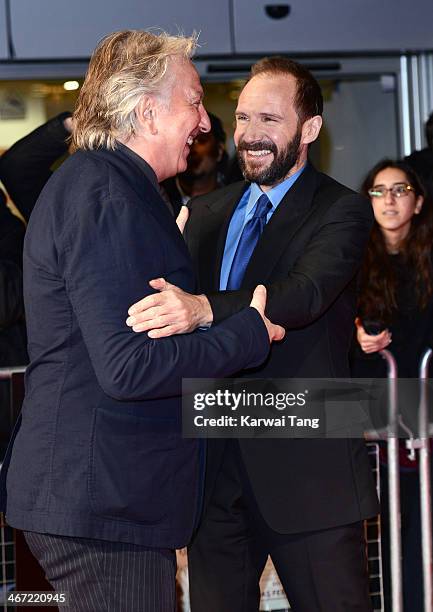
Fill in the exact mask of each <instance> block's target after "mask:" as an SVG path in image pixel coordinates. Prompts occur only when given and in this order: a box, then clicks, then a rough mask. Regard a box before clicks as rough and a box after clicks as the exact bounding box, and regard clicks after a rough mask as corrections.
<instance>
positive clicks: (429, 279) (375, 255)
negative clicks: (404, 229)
mask: <svg viewBox="0 0 433 612" xmlns="http://www.w3.org/2000/svg"><path fill="white" fill-rule="evenodd" d="M386 168H395V169H397V170H401V171H402V172H404V173H405V175H406V178H407V181H408V183H409V184H410V185H411V186H412V187H413V188H414V191H415V195H416V196H417V197H418V196H423V197H424V204H423V207H422V210H421V212H420V213H419V214H418V215H414V216H413V218H412V223H411V226H410V230H409V233H408V235H407V237H406V239H405V241H404V243H403V244H401V245H400V250H399V252H400V253H401V255H402V256H403V257H404V258H405V261H406V262H407V263H408V265H409V266H410V268H411V269H412V270H413V271H414V284H415V288H414V289H415V292H416V296H417V301H418V305H419V307H420V309H424V308H425V307H426V306H427V303H428V300H429V299H430V297H431V295H432V293H433V268H432V245H433V222H432V203H431V202H430V201H428V200H427V196H426V191H425V189H424V187H423V185H422V183H421V181H420V179H419V178H418V176H417V175H416V173H415V172H414V170H413V169H412V168H411V167H410V166H409V165H408V164H406V163H405V162H403V161H394V160H392V159H384V160H382V161H380V162H379V163H377V164H376V165H375V166H374V168H372V169H371V170H370V172H369V173H368V174H367V176H366V178H365V180H364V182H363V184H362V187H361V192H362V193H363V194H364V195H365V196H367V197H369V196H368V190H369V189H371V187H373V185H374V181H375V178H376V176H377V174H378V173H379V172H381V171H382V170H385V169H386ZM397 282H398V279H397V278H396V274H395V270H394V267H393V266H392V264H391V259H390V257H389V253H388V252H387V249H386V244H385V239H384V236H383V233H382V231H381V229H380V226H379V224H378V223H377V222H376V221H375V222H374V225H373V229H372V232H371V235H370V240H369V242H368V246H367V253H366V257H365V259H364V262H363V266H362V269H361V276H360V292H359V300H358V313H359V315H360V316H361V318H362V319H364V320H367V319H369V320H371V321H375V322H377V323H381V324H384V325H388V324H389V323H390V322H391V318H392V313H393V311H395V309H396V308H397V302H396V291H397Z"/></svg>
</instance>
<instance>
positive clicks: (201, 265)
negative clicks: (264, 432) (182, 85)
mask: <svg viewBox="0 0 433 612" xmlns="http://www.w3.org/2000/svg"><path fill="white" fill-rule="evenodd" d="M322 107H323V101H322V94H321V91H320V87H319V85H318V83H317V81H316V80H315V79H314V78H313V76H312V75H311V74H310V73H309V72H308V71H307V70H306V69H305V68H304V67H302V66H301V65H299V64H297V63H296V62H293V61H290V60H288V59H285V58H278V57H275V58H265V59H263V60H261V61H260V62H258V63H257V64H256V65H255V66H253V68H252V76H251V78H250V80H249V81H248V82H247V84H246V85H245V88H244V89H243V91H242V92H241V94H240V97H239V102H238V106H237V109H236V131H235V143H236V146H237V149H238V156H239V162H240V165H241V168H242V170H243V174H244V177H245V179H246V181H245V182H241V183H237V184H234V185H230V186H229V187H226V188H224V189H221V190H219V191H217V192H214V193H212V194H209V195H207V196H204V197H199V198H196V199H194V200H192V202H191V214H190V220H189V222H188V225H187V228H186V239H187V243H188V246H189V249H190V252H191V254H192V257H193V260H194V262H195V266H196V269H197V271H198V275H199V279H200V288H201V291H202V292H203V293H204V294H205V295H200V296H194V295H188V294H185V293H184V292H182V291H181V290H180V289H178V288H177V287H174V286H173V285H170V284H169V283H167V282H166V281H165V280H164V279H156V280H153V281H151V285H152V287H153V288H157V289H159V291H160V293H159V294H155V295H152V296H149V297H146V298H144V299H143V300H141V301H140V302H138V303H136V304H135V305H134V306H133V307H132V308H131V309H130V311H129V314H130V318H129V319H128V324H129V325H131V326H133V329H134V330H135V331H138V332H139V331H148V333H149V335H150V336H151V337H152V338H159V337H161V338H162V337H164V336H167V335H171V334H175V333H181V332H182V331H191V330H193V329H195V328H196V327H197V326H201V325H204V324H212V325H214V324H216V323H218V322H219V321H221V320H223V319H225V318H226V317H228V316H230V315H231V314H233V313H235V312H238V311H239V309H241V308H242V307H243V306H245V305H246V304H247V303H248V300H249V299H250V298H251V293H252V290H253V288H254V286H255V284H257V283H258V282H261V283H264V284H265V285H266V287H267V290H268V295H269V302H268V305H267V314H268V316H270V317H271V318H272V320H274V321H276V322H277V323H279V324H280V325H283V326H284V327H285V328H286V336H285V339H284V341H283V342H281V343H279V344H278V345H275V346H273V347H272V350H271V353H270V356H269V358H268V360H267V361H266V362H265V364H264V365H263V366H261V367H259V368H255V369H250V370H248V371H243V372H242V373H239V376H246V377H249V378H251V377H258V378H267V377H269V378H333V377H339V378H340V377H346V376H349V364H348V350H349V346H350V341H351V337H352V329H353V321H354V314H355V311H354V307H355V292H354V284H355V283H354V279H355V276H356V273H357V271H358V269H359V266H360V264H361V261H362V258H363V255H364V250H365V246H366V244H367V240H368V236H369V233H370V228H371V224H372V211H371V206H370V204H369V202H368V201H367V200H365V199H364V198H363V197H361V196H359V195H358V194H356V193H354V192H353V191H351V190H350V189H348V188H347V187H344V186H343V185H341V184H339V183H337V182H336V181H334V180H333V179H332V178H330V177H328V176H326V175H324V174H322V173H320V172H317V170H315V169H314V168H313V166H312V165H311V164H310V163H309V162H308V161H307V156H308V146H309V144H310V143H312V142H313V141H314V140H315V139H316V138H317V137H318V135H319V131H320V128H321V125H322V117H321V115H322ZM377 511H378V505H377V499H376V494H375V488H374V483H373V478H372V474H371V469H370V465H369V460H368V456H367V452H366V448H365V445H364V442H363V441H362V440H355V439H350V440H349V439H347V440H346V439H338V440H337V439H334V440H331V439H314V440H301V439H297V440H289V439H287V440H284V439H276V440H270V439H267V440H266V439H241V440H239V441H232V440H230V441H226V440H209V445H208V458H207V483H206V493H205V502H204V511H203V517H202V522H201V526H200V528H199V530H198V532H197V533H196V535H195V538H194V540H193V543H192V546H191V547H190V550H189V563H190V585H191V587H190V588H191V602H192V610H193V611H194V612H202V610H207V611H209V612H232V611H235V610H236V611H242V612H253V611H254V610H258V607H259V597H260V590H259V579H260V575H261V572H262V570H263V567H264V565H265V563H266V559H267V556H268V554H270V555H271V557H272V560H273V562H274V565H275V567H276V569H277V572H278V574H279V577H280V579H281V581H282V583H283V586H284V588H285V591H286V593H287V596H288V599H289V601H290V604H291V606H292V608H293V609H294V610H296V612H319V611H321V612H351V611H355V610H357V611H358V612H367V611H370V610H371V604H370V601H369V596H368V580H367V567H366V558H365V542H364V533H363V519H365V518H367V517H370V516H373V515H375V514H376V513H377Z"/></svg>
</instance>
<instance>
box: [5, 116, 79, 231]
mask: <svg viewBox="0 0 433 612" xmlns="http://www.w3.org/2000/svg"><path fill="white" fill-rule="evenodd" d="M70 116H71V113H69V112H64V113H60V115H57V116H56V117H53V118H52V119H50V120H49V121H47V122H46V123H44V124H43V125H41V126H39V127H38V128H36V129H35V130H33V131H32V132H30V134H27V136H24V138H20V140H18V141H17V142H16V143H15V144H13V145H12V146H11V147H10V148H9V149H8V150H7V151H5V153H3V155H2V156H1V157H0V180H1V181H2V182H3V184H4V186H5V187H6V189H7V191H8V193H9V195H10V197H11V198H12V201H13V203H14V204H15V206H16V207H17V208H18V210H19V211H20V213H21V214H22V215H23V217H24V218H25V220H26V221H28V220H29V217H30V214H31V212H32V210H33V207H34V205H35V204H36V200H37V199H38V197H39V194H40V193H41V191H42V189H43V187H44V185H45V183H46V182H47V181H48V179H49V178H50V176H51V175H52V166H53V164H54V163H55V162H56V161H57V160H58V159H59V158H61V157H62V156H63V155H65V154H66V153H67V151H68V143H67V138H68V136H69V132H68V131H67V130H66V129H65V127H64V125H63V121H64V120H65V119H66V117H70Z"/></svg>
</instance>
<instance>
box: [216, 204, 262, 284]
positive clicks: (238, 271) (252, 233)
mask: <svg viewBox="0 0 433 612" xmlns="http://www.w3.org/2000/svg"><path fill="white" fill-rule="evenodd" d="M271 208H272V204H271V202H270V200H269V198H268V196H267V195H266V194H265V193H264V194H263V195H261V196H260V198H259V199H258V200H257V204H256V208H255V211H254V215H253V216H252V217H251V219H250V220H249V221H248V222H247V223H246V224H245V227H244V229H243V232H242V234H241V237H240V239H239V243H238V246H237V249H236V253H235V256H234V257H233V262H232V267H231V268H230V274H229V278H228V281H227V289H239V287H240V286H241V283H242V280H243V278H244V275H245V270H246V268H247V265H248V262H249V261H250V257H251V255H252V253H253V251H254V249H255V246H256V244H257V242H258V240H259V238H260V236H261V234H262V232H263V230H264V229H265V225H266V216H267V214H268V212H269V211H270V210H271Z"/></svg>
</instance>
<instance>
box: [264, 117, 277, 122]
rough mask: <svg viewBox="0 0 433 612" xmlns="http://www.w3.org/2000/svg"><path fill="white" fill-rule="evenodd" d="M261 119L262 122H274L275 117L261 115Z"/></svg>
mask: <svg viewBox="0 0 433 612" xmlns="http://www.w3.org/2000/svg"><path fill="white" fill-rule="evenodd" d="M262 121H263V123H274V122H275V121H276V119H275V118H274V117H263V118H262Z"/></svg>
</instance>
